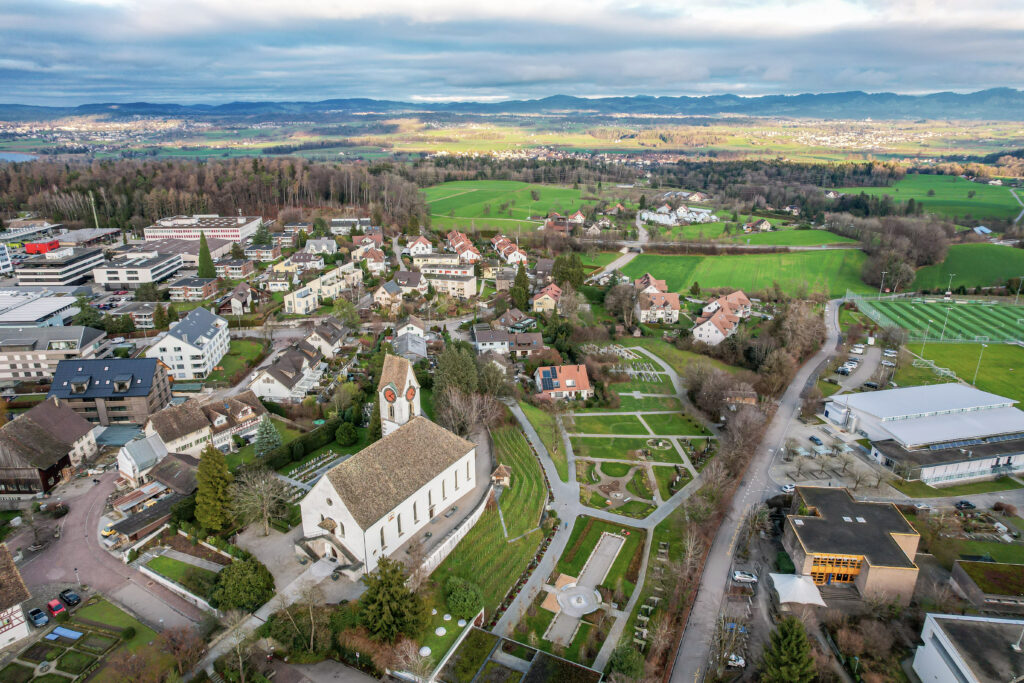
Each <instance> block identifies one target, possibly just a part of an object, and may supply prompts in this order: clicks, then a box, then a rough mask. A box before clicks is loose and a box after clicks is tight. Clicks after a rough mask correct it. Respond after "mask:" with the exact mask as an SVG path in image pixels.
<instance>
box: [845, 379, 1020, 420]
mask: <svg viewBox="0 0 1024 683" xmlns="http://www.w3.org/2000/svg"><path fill="white" fill-rule="evenodd" d="M832 402H833V403H837V404H839V405H846V406H849V407H850V408H852V409H854V410H857V411H859V412H862V413H867V414H869V415H874V416H875V417H877V418H878V419H879V420H883V421H885V422H890V421H892V420H908V419H913V418H920V417H929V416H934V415H949V414H951V413H965V412H972V411H977V410H991V409H995V408H1008V407H1012V406H1013V404H1014V403H1016V401H1015V400H1013V399H1012V398H1006V397H1004V396H997V395H996V394H990V393H988V392H987V391H981V390H979V389H975V388H974V387H969V386H966V385H964V384H956V383H949V384H931V385H925V386H920V387H905V388H902V389H887V390H885V391H871V392H864V393H861V394H844V395H842V396H836V397H835V398H833V399H832Z"/></svg>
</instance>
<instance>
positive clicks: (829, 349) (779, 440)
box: [672, 299, 840, 683]
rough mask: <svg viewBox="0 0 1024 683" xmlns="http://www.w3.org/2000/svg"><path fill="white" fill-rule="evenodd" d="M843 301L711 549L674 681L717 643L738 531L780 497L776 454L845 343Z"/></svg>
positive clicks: (689, 676) (828, 317) (699, 665)
mask: <svg viewBox="0 0 1024 683" xmlns="http://www.w3.org/2000/svg"><path fill="white" fill-rule="evenodd" d="M839 303H840V302H839V300H838V299H837V300H833V301H830V302H829V303H828V305H827V307H826V312H825V323H826V332H827V336H826V340H825V344H824V345H823V346H822V347H821V350H819V351H818V353H816V354H815V355H814V357H813V358H811V359H810V360H809V361H808V362H806V363H804V365H803V366H801V367H800V369H799V370H798V371H797V373H796V376H795V377H794V378H793V381H792V382H790V385H789V388H787V389H786V392H785V393H784V394H783V395H782V398H781V399H780V400H779V407H778V410H777V411H776V412H775V416H774V417H773V418H772V420H771V422H770V423H769V424H768V428H767V429H766V430H765V435H764V438H763V439H762V441H761V445H760V446H759V447H758V449H757V451H756V453H755V455H754V458H753V460H752V461H751V463H750V466H749V467H748V468H747V473H746V475H745V476H744V478H743V480H742V481H741V482H740V486H739V488H738V489H737V490H736V494H735V495H734V496H733V499H732V505H731V507H730V508H729V512H728V514H727V515H726V517H725V519H724V520H723V521H722V525H721V526H720V527H719V529H718V534H716V536H715V540H714V542H713V543H712V545H711V550H710V551H709V553H708V558H707V562H706V563H705V565H704V572H703V574H702V575H701V582H700V588H699V590H698V592H697V599H696V600H695V601H694V604H693V608H692V609H691V610H690V619H689V621H688V622H687V624H686V630H685V631H684V633H683V639H682V641H681V642H680V644H679V650H678V651H677V652H676V659H675V662H674V664H673V668H672V680H673V681H678V682H680V683H682V682H683V681H687V682H688V681H694V680H699V677H700V675H701V672H702V671H703V669H704V664H705V662H706V661H707V658H708V653H709V651H710V649H711V639H712V635H713V634H714V629H715V623H716V621H717V620H718V614H719V609H720V606H721V604H722V599H723V597H724V595H725V589H726V584H727V581H728V576H729V572H730V571H731V569H732V544H733V538H734V536H735V531H736V529H737V527H738V526H739V525H740V524H741V523H742V521H743V518H744V514H745V512H746V510H747V509H748V508H749V507H750V506H751V505H755V504H760V503H761V502H762V501H764V500H766V499H768V498H770V497H771V496H773V495H775V494H777V493H778V490H779V489H778V486H777V485H776V484H775V483H774V482H772V480H771V478H770V476H769V469H770V467H771V463H772V454H773V452H774V449H776V448H778V447H779V446H782V445H783V444H784V443H785V439H786V432H787V430H788V429H789V425H790V424H791V423H792V422H793V420H794V419H795V418H796V416H797V414H798V413H799V411H800V403H801V401H800V393H801V392H802V391H803V390H804V387H806V386H807V384H808V383H809V382H811V381H813V379H814V378H815V377H816V376H817V373H818V369H819V367H820V366H821V365H822V364H823V363H824V362H825V361H827V360H828V358H829V356H831V355H833V354H835V352H836V346H837V344H838V343H839Z"/></svg>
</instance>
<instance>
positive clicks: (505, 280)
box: [494, 268, 516, 292]
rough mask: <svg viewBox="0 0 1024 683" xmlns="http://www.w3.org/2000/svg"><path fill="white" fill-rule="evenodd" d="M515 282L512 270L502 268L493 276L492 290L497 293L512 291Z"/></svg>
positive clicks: (514, 272)
mask: <svg viewBox="0 0 1024 683" xmlns="http://www.w3.org/2000/svg"><path fill="white" fill-rule="evenodd" d="M515 281H516V271H515V269H514V268H502V269H501V270H499V271H498V272H497V273H495V275H494V288H495V289H496V290H497V291H499V292H507V291H508V290H510V289H512V287H513V285H515Z"/></svg>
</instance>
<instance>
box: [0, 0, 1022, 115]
mask: <svg viewBox="0 0 1024 683" xmlns="http://www.w3.org/2000/svg"><path fill="white" fill-rule="evenodd" d="M0 26H2V27H3V31H2V32H0V101H2V102H19V103H26V104H49V105H69V104H81V103H85V102H129V101H140V100H147V101H152V102H181V103H199V102H206V103H219V102H230V101H235V100H320V99H328V98H337V97H373V98H381V99H397V100H411V101H438V100H454V99H463V100H495V99H520V98H534V97H545V96H548V95H553V94H570V95H578V96H606V95H633V94H647V95H701V94H717V93H736V94H739V95H759V94H771V93H786V94H792V93H801V92H834V91H842V90H865V91H869V92H878V91H894V92H901V93H922V92H933V91H940V90H955V91H960V92H966V91H973V90H980V89H983V88H989V87H999V86H1009V87H1015V88H1024V50H1022V49H1021V46H1022V45H1024V9H1022V3H1021V0H695V1H691V0H677V1H675V2H673V1H670V0H656V1H653V2H648V1H639V0H618V1H614V0H287V1H285V0H0Z"/></svg>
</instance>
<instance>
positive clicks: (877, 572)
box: [782, 486, 921, 605]
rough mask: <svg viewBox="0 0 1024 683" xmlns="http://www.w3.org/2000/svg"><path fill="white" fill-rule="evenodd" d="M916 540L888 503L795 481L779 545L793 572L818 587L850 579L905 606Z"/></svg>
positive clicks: (913, 579)
mask: <svg viewBox="0 0 1024 683" xmlns="http://www.w3.org/2000/svg"><path fill="white" fill-rule="evenodd" d="M920 540H921V537H920V535H919V534H918V533H917V530H915V529H914V527H912V526H911V525H910V522H908V521H907V519H906V518H905V517H904V516H903V515H902V513H900V511H899V510H897V509H896V506H895V505H893V504H892V503H871V502H863V501H858V500H857V499H855V498H854V497H853V495H851V494H850V492H849V490H847V489H845V488H820V487H814V486H798V487H797V488H796V493H795V494H794V496H793V507H792V510H791V514H789V515H786V523H785V528H784V530H783V536H782V545H783V547H784V548H785V549H786V552H788V553H789V556H790V557H791V558H792V559H793V564H794V565H795V566H796V573H797V574H800V575H802V576H810V577H811V578H812V579H813V580H814V583H815V584H817V585H819V586H823V585H831V584H833V583H838V584H853V585H854V586H855V587H856V588H857V590H858V592H860V594H861V596H862V597H865V598H868V597H885V599H887V600H895V601H897V602H899V603H900V604H903V605H908V604H910V598H911V596H912V595H913V593H914V585H915V584H916V583H917V573H918V569H917V565H916V564H914V556H915V555H916V554H917V545H918V543H919V542H920Z"/></svg>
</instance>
